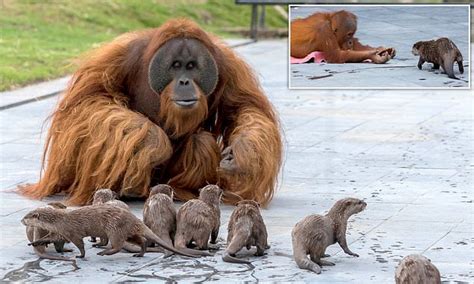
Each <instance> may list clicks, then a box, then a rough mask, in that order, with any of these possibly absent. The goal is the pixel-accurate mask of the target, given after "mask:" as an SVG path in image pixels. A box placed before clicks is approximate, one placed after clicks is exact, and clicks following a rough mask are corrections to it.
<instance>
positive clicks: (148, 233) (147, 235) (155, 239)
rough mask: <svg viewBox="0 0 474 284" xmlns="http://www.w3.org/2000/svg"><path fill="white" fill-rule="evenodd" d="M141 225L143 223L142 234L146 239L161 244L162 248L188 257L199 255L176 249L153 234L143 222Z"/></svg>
mask: <svg viewBox="0 0 474 284" xmlns="http://www.w3.org/2000/svg"><path fill="white" fill-rule="evenodd" d="M142 225H143V233H144V236H145V238H147V239H148V240H152V241H153V242H155V243H157V244H158V245H160V246H162V247H163V248H165V249H167V250H170V251H172V252H174V253H177V254H180V255H184V256H189V257H198V256H199V255H196V254H190V253H186V252H184V251H181V250H178V249H176V248H174V247H173V246H170V245H169V244H167V243H166V242H165V241H163V240H162V239H161V238H160V237H158V236H157V235H155V233H153V231H152V230H150V228H148V227H147V226H146V225H145V224H142Z"/></svg>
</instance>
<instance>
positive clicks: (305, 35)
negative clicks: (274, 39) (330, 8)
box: [290, 10, 376, 63]
mask: <svg viewBox="0 0 474 284" xmlns="http://www.w3.org/2000/svg"><path fill="white" fill-rule="evenodd" d="M356 27H357V17H356V16H355V15H354V14H353V13H351V12H347V11H344V10H342V11H337V12H332V13H314V14H313V15H311V16H309V17H307V18H304V19H296V20H294V21H292V22H291V25H290V29H291V48H290V49H291V56H293V57H299V58H302V57H305V56H306V55H308V54H309V53H311V52H313V51H321V52H323V53H324V57H325V59H326V61H327V62H329V63H345V62H362V61H364V60H366V59H372V57H373V56H374V54H375V53H376V49H375V48H373V47H370V46H365V45H362V44H361V43H359V41H358V39H357V38H354V37H353V34H354V33H355V32H356ZM348 33H352V36H347V34H348ZM348 40H352V42H353V47H352V49H349V48H347V47H346V45H347V44H346V43H347V41H348Z"/></svg>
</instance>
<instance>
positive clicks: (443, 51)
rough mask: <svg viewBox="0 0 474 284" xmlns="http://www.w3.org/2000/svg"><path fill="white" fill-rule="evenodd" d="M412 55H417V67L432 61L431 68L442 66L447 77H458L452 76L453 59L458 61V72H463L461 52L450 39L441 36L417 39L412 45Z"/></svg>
mask: <svg viewBox="0 0 474 284" xmlns="http://www.w3.org/2000/svg"><path fill="white" fill-rule="evenodd" d="M412 53H413V55H419V56H420V59H419V60H418V69H420V70H421V68H422V67H421V66H422V65H423V63H425V62H430V63H433V69H439V67H440V66H441V67H443V70H444V72H446V74H448V77H449V78H452V79H458V78H456V76H454V68H453V66H454V61H456V62H457V63H458V68H459V72H461V74H462V73H464V67H463V65H462V60H463V58H462V54H461V52H460V51H459V49H458V47H457V46H456V45H455V44H454V42H452V41H451V40H450V39H448V38H445V37H442V38H439V39H437V40H429V41H418V42H416V43H415V44H414V45H413V48H412Z"/></svg>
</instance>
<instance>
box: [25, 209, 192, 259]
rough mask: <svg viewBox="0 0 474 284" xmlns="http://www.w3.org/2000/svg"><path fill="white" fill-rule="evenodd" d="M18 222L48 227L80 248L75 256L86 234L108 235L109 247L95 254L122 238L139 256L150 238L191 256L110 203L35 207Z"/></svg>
mask: <svg viewBox="0 0 474 284" xmlns="http://www.w3.org/2000/svg"><path fill="white" fill-rule="evenodd" d="M21 222H22V223H23V224H24V225H25V226H34V227H39V228H42V229H45V230H48V231H50V232H52V233H55V234H58V235H60V236H61V237H62V238H64V239H66V240H68V241H70V242H72V243H73V244H74V245H75V246H76V247H77V248H78V249H79V251H80V252H81V254H80V255H78V256H77V257H79V258H83V257H85V250H84V242H83V241H82V239H83V238H84V237H87V236H98V237H100V238H101V241H102V239H105V240H108V239H110V242H111V245H112V248H108V249H104V250H103V251H101V252H99V253H98V255H112V254H115V253H117V252H119V251H120V250H121V249H122V247H123V245H124V243H125V241H129V242H132V243H135V244H137V245H139V246H140V247H141V251H140V252H139V253H137V254H134V255H133V256H136V257H142V256H143V255H144V254H145V251H146V240H152V241H154V242H156V243H157V244H158V245H160V246H162V247H164V248H166V249H168V250H170V251H173V252H175V253H178V254H181V255H185V256H190V257H195V255H192V254H188V253H185V252H182V251H180V250H177V249H175V248H174V247H172V246H169V245H168V244H166V243H165V242H164V241H163V240H162V239H161V238H159V237H158V236H156V235H155V234H154V233H153V232H152V231H151V230H150V229H149V228H148V227H147V226H146V225H145V224H144V223H143V222H142V221H141V220H140V219H138V218H137V217H135V215H133V214H132V213H131V212H130V211H128V210H124V209H122V208H119V207H117V206H114V205H109V204H102V205H100V206H97V205H89V206H84V207H81V208H78V209H75V210H72V211H65V210H55V209H52V208H38V209H35V210H33V211H31V212H29V213H28V214H26V216H25V217H24V218H23V219H22V220H21ZM54 241H55V240H54V239H52V238H48V237H45V238H42V239H40V240H37V241H34V242H32V243H31V245H44V244H47V243H50V242H54Z"/></svg>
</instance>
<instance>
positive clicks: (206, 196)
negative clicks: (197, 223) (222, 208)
mask: <svg viewBox="0 0 474 284" xmlns="http://www.w3.org/2000/svg"><path fill="white" fill-rule="evenodd" d="M222 194H223V190H222V189H221V188H220V187H219V186H218V185H215V184H208V185H206V186H205V187H203V188H201V189H199V199H200V200H202V201H204V202H206V203H207V204H212V205H215V204H219V203H220V201H221V197H222Z"/></svg>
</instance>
